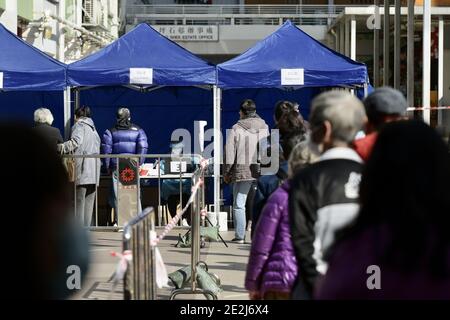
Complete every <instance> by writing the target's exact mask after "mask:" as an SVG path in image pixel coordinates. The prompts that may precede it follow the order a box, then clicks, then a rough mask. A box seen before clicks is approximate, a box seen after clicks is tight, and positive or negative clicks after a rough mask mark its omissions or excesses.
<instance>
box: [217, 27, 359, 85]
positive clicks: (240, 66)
mask: <svg viewBox="0 0 450 320" xmlns="http://www.w3.org/2000/svg"><path fill="white" fill-rule="evenodd" d="M290 70H295V71H297V70H298V72H294V73H292V72H289V71H290ZM217 72H218V86H219V87H220V88H222V89H230V88H279V87H286V86H290V87H342V86H347V87H363V86H364V85H365V84H367V83H368V75H367V68H366V66H365V65H364V64H363V63H359V62H356V61H353V60H351V59H350V58H348V57H346V56H344V55H342V54H340V53H338V52H336V51H334V50H331V49H330V48H328V47H326V46H325V45H323V44H322V43H320V42H319V41H317V40H315V39H314V38H312V37H311V36H309V35H308V34H306V33H305V32H303V31H302V30H301V29H299V28H298V27H296V26H295V25H294V24H293V23H292V22H290V21H287V22H285V23H284V24H283V25H282V26H281V27H280V28H279V29H278V30H277V31H275V32H274V33H272V34H271V35H269V36H268V37H266V38H265V39H263V40H262V41H260V42H258V43H257V44H256V45H255V46H253V47H252V48H250V49H248V50H247V51H246V52H244V53H243V54H241V55H239V56H238V57H236V58H234V59H231V60H229V61H227V62H224V63H221V64H219V65H218V66H217Z"/></svg>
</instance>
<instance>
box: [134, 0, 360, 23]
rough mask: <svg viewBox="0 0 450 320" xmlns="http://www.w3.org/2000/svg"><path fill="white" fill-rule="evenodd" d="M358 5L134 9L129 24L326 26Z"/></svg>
mask: <svg viewBox="0 0 450 320" xmlns="http://www.w3.org/2000/svg"><path fill="white" fill-rule="evenodd" d="M352 6H357V5H239V4H238V5H130V6H127V10H126V21H127V23H128V24H136V23H140V22H147V23H150V24H152V25H166V24H170V25H178V24H180V23H181V24H184V25H200V24H203V25H217V24H218V25H279V24H282V23H283V22H284V21H286V20H287V19H290V20H293V21H295V23H296V24H301V25H316V24H319V25H326V24H329V23H331V21H332V20H334V19H336V18H338V17H339V15H340V14H341V13H342V12H344V11H345V8H346V7H352Z"/></svg>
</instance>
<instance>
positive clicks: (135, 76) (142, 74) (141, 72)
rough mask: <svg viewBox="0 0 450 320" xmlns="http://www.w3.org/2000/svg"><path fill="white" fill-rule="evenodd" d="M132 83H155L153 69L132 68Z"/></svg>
mask: <svg viewBox="0 0 450 320" xmlns="http://www.w3.org/2000/svg"><path fill="white" fill-rule="evenodd" d="M130 84H153V69H152V68H130Z"/></svg>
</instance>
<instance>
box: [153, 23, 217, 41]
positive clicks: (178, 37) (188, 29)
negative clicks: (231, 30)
mask: <svg viewBox="0 0 450 320" xmlns="http://www.w3.org/2000/svg"><path fill="white" fill-rule="evenodd" d="M153 28H154V29H155V30H156V31H158V32H159V33H161V34H162V35H163V36H165V37H167V38H169V39H170V40H173V41H219V28H218V26H186V25H182V26H176V27H167V26H153Z"/></svg>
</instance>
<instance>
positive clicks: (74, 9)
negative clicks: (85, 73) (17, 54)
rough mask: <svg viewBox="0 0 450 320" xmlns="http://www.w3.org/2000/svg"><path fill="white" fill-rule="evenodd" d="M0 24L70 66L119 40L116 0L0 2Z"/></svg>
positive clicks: (10, 0) (23, 0)
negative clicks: (70, 63)
mask: <svg viewBox="0 0 450 320" xmlns="http://www.w3.org/2000/svg"><path fill="white" fill-rule="evenodd" d="M0 23H2V24H3V25H5V26H6V27H7V28H8V29H9V30H10V31H11V32H13V33H15V34H17V35H18V36H20V37H22V38H23V39H24V40H26V41H27V42H29V43H31V44H33V45H34V46H35V47H37V48H39V49H40V50H42V51H44V52H45V53H47V54H49V55H50V56H52V57H54V58H56V59H58V60H60V61H62V62H65V63H69V62H72V61H75V60H78V59H80V58H82V57H84V56H85V55H88V54H90V53H92V52H94V51H96V50H98V49H99V48H101V47H103V46H105V45H106V44H108V43H110V42H111V41H113V40H114V39H116V38H117V37H118V31H119V28H120V20H119V0H17V1H16V0H0Z"/></svg>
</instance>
